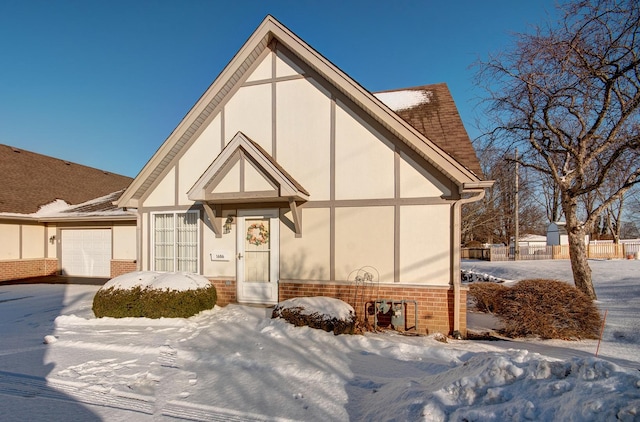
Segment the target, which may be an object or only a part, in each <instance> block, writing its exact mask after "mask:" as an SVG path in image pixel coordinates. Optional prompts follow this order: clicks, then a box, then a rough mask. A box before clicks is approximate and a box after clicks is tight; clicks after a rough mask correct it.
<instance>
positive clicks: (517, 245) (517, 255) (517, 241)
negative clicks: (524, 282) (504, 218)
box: [513, 148, 520, 261]
mask: <svg viewBox="0 0 640 422" xmlns="http://www.w3.org/2000/svg"><path fill="white" fill-rule="evenodd" d="M515 161H516V171H515V173H516V180H515V192H514V197H513V202H514V204H513V207H514V208H515V209H514V210H513V223H514V225H515V232H516V233H515V239H514V249H513V259H514V260H516V261H518V260H519V259H520V227H519V218H518V214H519V212H518V211H519V209H520V207H519V205H518V190H519V189H520V183H519V181H518V148H516V154H515Z"/></svg>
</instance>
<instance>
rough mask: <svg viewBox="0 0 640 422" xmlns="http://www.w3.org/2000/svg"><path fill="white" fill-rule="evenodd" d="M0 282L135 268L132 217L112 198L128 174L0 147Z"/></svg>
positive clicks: (111, 273) (99, 274)
mask: <svg viewBox="0 0 640 422" xmlns="http://www.w3.org/2000/svg"><path fill="white" fill-rule="evenodd" d="M0 175H1V176H0V178H1V180H2V182H1V183H0V281H6V280H12V279H19V278H28V277H38V276H44V275H50V274H56V273H60V274H65V275H73V276H87V277H113V276H115V275H119V274H123V273H125V272H130V271H133V270H135V269H136V263H135V259H136V255H135V254H136V247H135V242H136V234H135V233H136V216H135V215H134V214H131V213H127V212H125V211H123V210H122V209H117V207H115V206H114V205H113V202H114V201H115V200H117V199H118V197H119V196H120V195H121V194H122V192H123V191H124V188H126V187H127V186H128V185H129V184H130V183H131V180H132V179H131V178H129V177H125V176H121V175H118V174H113V173H109V172H105V171H103V170H98V169H95V168H91V167H87V166H83V165H79V164H76V163H71V162H68V161H64V160H60V159H57V158H53V157H48V156H45V155H41V154H37V153H34V152H30V151H25V150H23V149H19V148H14V147H11V146H8V145H0Z"/></svg>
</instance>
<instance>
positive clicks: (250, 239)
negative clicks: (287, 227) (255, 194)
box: [236, 209, 280, 305]
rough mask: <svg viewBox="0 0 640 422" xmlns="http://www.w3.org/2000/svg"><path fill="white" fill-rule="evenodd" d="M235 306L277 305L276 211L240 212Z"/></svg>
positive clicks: (277, 249) (277, 252)
mask: <svg viewBox="0 0 640 422" xmlns="http://www.w3.org/2000/svg"><path fill="white" fill-rule="evenodd" d="M237 227H238V230H237V233H238V237H237V245H238V253H237V255H236V263H237V283H238V292H237V293H238V302H241V303H260V304H265V305H273V304H275V303H277V302H278V278H279V268H280V263H279V245H280V241H279V234H280V232H279V227H280V226H279V219H278V210H277V209H275V210H241V211H239V213H238V220H237Z"/></svg>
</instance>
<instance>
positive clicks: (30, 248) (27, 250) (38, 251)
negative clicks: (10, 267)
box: [22, 224, 45, 259]
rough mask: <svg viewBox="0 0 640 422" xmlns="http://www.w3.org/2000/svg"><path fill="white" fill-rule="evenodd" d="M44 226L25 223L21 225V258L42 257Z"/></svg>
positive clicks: (43, 250)
mask: <svg viewBox="0 0 640 422" xmlns="http://www.w3.org/2000/svg"><path fill="white" fill-rule="evenodd" d="M44 235H45V227H44V226H41V225H31V224H25V225H23V226H22V258H23V259H32V258H44V253H45V238H44Z"/></svg>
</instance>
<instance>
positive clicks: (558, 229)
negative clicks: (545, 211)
mask: <svg viewBox="0 0 640 422" xmlns="http://www.w3.org/2000/svg"><path fill="white" fill-rule="evenodd" d="M566 226H567V223H565V222H564V221H554V222H552V223H550V224H549V226H548V227H547V245H550V246H554V245H568V244H569V235H568V234H567V227H566Z"/></svg>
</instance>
